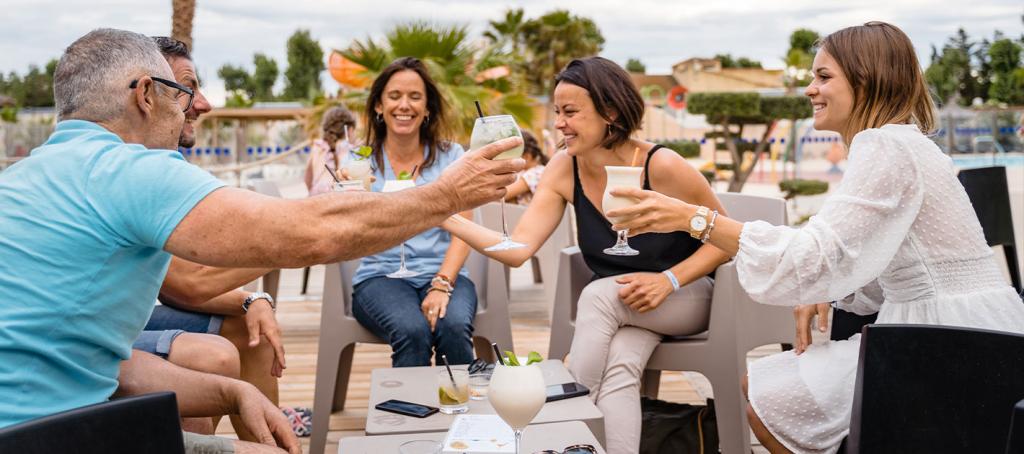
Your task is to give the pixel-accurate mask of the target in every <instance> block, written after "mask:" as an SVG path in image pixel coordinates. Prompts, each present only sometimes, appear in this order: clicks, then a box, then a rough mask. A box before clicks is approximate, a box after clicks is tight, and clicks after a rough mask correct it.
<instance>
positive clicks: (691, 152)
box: [662, 140, 700, 158]
mask: <svg viewBox="0 0 1024 454" xmlns="http://www.w3.org/2000/svg"><path fill="white" fill-rule="evenodd" d="M662 145H664V146H665V148H668V149H670V150H672V151H674V152H676V153H679V156H682V157H684V158H697V157H700V142H693V141H689V140H671V141H667V142H662Z"/></svg>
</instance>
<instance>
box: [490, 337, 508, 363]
mask: <svg viewBox="0 0 1024 454" xmlns="http://www.w3.org/2000/svg"><path fill="white" fill-rule="evenodd" d="M491 348H493V349H494V354H495V355H497V356H498V363H499V364H501V365H502V366H504V365H505V360H503V359H501V350H498V343H497V342H491Z"/></svg>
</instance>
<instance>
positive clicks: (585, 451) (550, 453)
mask: <svg viewBox="0 0 1024 454" xmlns="http://www.w3.org/2000/svg"><path fill="white" fill-rule="evenodd" d="M533 454H597V449H596V448H594V447H593V446H591V445H573V446H569V447H568V448H565V450H563V451H555V450H552V449H545V450H543V451H537V452H535V453H533Z"/></svg>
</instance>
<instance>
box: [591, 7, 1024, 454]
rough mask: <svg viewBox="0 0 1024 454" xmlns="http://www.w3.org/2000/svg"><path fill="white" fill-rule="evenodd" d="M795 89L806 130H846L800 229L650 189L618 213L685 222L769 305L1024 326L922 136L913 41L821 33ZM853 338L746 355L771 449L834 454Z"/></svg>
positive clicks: (946, 169) (756, 420)
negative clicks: (808, 72) (804, 81)
mask: <svg viewBox="0 0 1024 454" xmlns="http://www.w3.org/2000/svg"><path fill="white" fill-rule="evenodd" d="M813 73H814V81H813V83H811V85H810V86H809V87H807V90H806V92H805V94H806V95H807V96H808V97H809V98H810V101H811V103H812V105H813V106H814V127H815V128H816V129H819V130H830V131H836V132H839V133H840V134H842V136H843V139H844V141H846V143H847V144H848V146H849V149H850V158H849V165H848V167H847V170H846V174H845V176H844V177H843V181H842V182H841V183H840V184H839V186H838V187H837V188H836V192H835V193H834V194H833V195H832V196H831V197H830V198H829V199H828V201H827V202H825V204H824V206H823V207H822V209H821V211H820V212H819V213H818V214H817V215H816V216H814V217H812V218H811V219H810V221H808V223H807V225H805V226H804V227H802V228H799V229H797V228H791V227H786V226H772V225H769V224H768V223H765V222H748V223H740V222H737V221H734V220H732V219H728V218H726V217H725V216H717V217H716V216H715V215H714V213H711V214H709V215H707V216H703V217H702V216H701V214H702V213H703V212H704V209H702V207H698V206H695V205H691V204H688V203H686V202H684V201H680V200H676V199H672V198H670V197H667V196H665V195H661V194H658V193H655V192H651V191H639V190H635V189H626V188H623V189H619V190H617V191H616V194H617V195H622V196H632V197H636V198H637V199H640V203H639V204H638V205H635V206H633V207H630V208H624V209H620V210H614V211H611V212H609V213H608V216H609V217H626V218H628V220H627V221H624V222H623V223H622V224H617V225H615V226H614V227H613V228H614V229H616V230H619V229H626V228H628V229H629V231H630V234H631V235H637V234H642V233H647V232H669V231H675V230H687V231H690V233H691V234H693V235H695V236H700V237H701V238H702V239H703V240H704V241H706V242H709V243H711V244H713V245H714V246H716V247H718V248H720V249H722V250H723V251H725V252H727V253H730V254H734V255H735V256H736V268H737V272H738V274H739V279H740V284H741V285H742V286H743V288H744V289H745V290H746V291H747V292H748V293H749V294H750V296H751V297H752V298H753V299H754V300H756V301H758V302H760V303H765V304H779V305H808V304H814V303H819V302H821V301H832V300H839V301H840V302H839V304H840V308H842V309H845V310H849V311H853V312H857V313H867V312H875V311H877V312H878V323H920V324H934V325H953V326H965V327H974V328H985V329H993V330H1001V331H1009V332H1017V333H1021V332H1024V304H1022V303H1021V299H1020V297H1019V296H1018V295H1017V294H1016V293H1015V292H1014V290H1013V288H1012V287H1010V286H1009V285H1008V284H1007V282H1006V279H1005V278H1004V277H1003V275H1002V273H1001V271H1000V269H999V268H998V266H997V264H996V262H995V259H994V255H993V253H992V250H991V248H989V247H988V245H987V244H986V243H985V238H984V235H983V234H982V230H981V225H980V224H979V222H978V219H977V217H976V215H975V214H974V210H973V209H972V208H971V203H970V200H968V198H967V194H966V193H965V192H964V189H963V187H962V186H961V185H960V183H959V181H958V180H957V178H956V172H957V170H956V168H955V167H954V165H953V163H952V161H951V160H950V159H949V157H947V156H945V155H944V154H943V153H942V152H941V151H940V150H939V148H938V147H937V146H936V145H935V144H934V143H933V142H932V141H931V140H930V139H929V138H928V137H926V136H925V134H924V133H927V132H928V131H930V130H931V129H932V126H933V123H932V121H933V118H934V114H933V110H934V106H933V105H932V102H931V100H930V98H929V95H928V89H927V87H926V85H925V82H924V78H923V76H922V74H921V69H920V66H919V65H918V62H917V58H916V56H915V53H914V48H913V45H912V44H911V42H910V40H909V39H908V38H907V36H906V35H905V34H903V32H902V31H900V30H899V29H898V28H896V27H894V26H892V25H889V24H885V23H880V22H870V23H867V24H865V25H863V26H857V27H850V28H846V29H843V30H840V31H837V32H835V33H833V34H831V35H829V36H827V37H825V38H824V39H823V40H822V42H821V50H820V51H819V52H818V54H817V56H816V57H815V59H814V66H813ZM859 342H860V336H859V335H855V336H853V337H851V338H850V339H849V340H846V341H838V342H830V343H827V344H824V345H811V346H809V347H808V348H807V349H806V351H804V352H803V353H802V354H799V355H798V354H797V353H796V352H783V353H780V354H777V355H773V356H770V357H767V358H764V359H762V360H760V361H757V362H755V363H753V364H752V365H751V367H750V371H749V374H748V377H749V396H748V398H749V402H750V405H749V407H748V415H749V417H750V422H751V427H752V428H753V429H754V432H755V434H756V435H757V438H758V439H759V440H760V441H761V442H762V444H764V446H765V447H766V448H768V449H769V450H770V451H771V452H800V453H834V452H836V451H837V450H838V447H839V444H840V442H841V441H842V439H843V438H844V437H845V436H846V435H847V434H848V432H849V425H850V413H851V407H852V402H853V390H854V380H855V376H856V367H857V358H858V349H859Z"/></svg>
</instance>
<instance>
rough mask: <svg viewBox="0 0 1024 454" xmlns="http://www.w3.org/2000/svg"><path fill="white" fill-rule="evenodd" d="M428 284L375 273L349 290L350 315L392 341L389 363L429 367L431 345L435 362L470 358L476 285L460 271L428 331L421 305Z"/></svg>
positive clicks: (463, 362)
mask: <svg viewBox="0 0 1024 454" xmlns="http://www.w3.org/2000/svg"><path fill="white" fill-rule="evenodd" d="M429 288H430V284H427V285H424V286H422V287H416V286H414V285H412V284H411V283H409V282H408V281H406V280H404V279H391V278H389V277H384V276H380V277H374V278H370V279H367V280H365V281H363V282H360V283H359V284H357V285H356V286H355V288H354V289H353V290H354V291H353V294H352V314H353V315H355V317H356V320H358V321H359V324H361V325H363V326H364V327H365V328H366V329H368V330H370V332H372V333H373V334H375V335H377V336H378V337H380V338H382V339H384V340H386V341H387V342H388V343H389V344H391V349H392V350H393V351H394V352H393V353H392V354H391V365H392V367H410V366H429V365H430V357H431V356H432V353H434V352H432V350H436V354H435V355H433V356H434V357H435V359H434V363H435V364H443V363H442V361H441V355H442V354H444V355H447V356H448V362H449V363H451V364H469V363H470V362H472V361H473V318H474V317H476V287H475V286H474V285H473V282H472V281H470V280H469V279H466V278H465V277H462V276H459V277H458V279H456V280H455V291H453V292H452V296H451V299H450V300H449V301H448V308H447V312H446V313H445V316H444V318H441V319H438V320H437V327H436V329H435V330H434V332H430V324H429V323H427V319H426V318H425V317H424V316H423V312H422V311H421V310H420V303H422V302H423V299H424V298H426V296H427V290H428V289H429Z"/></svg>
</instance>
